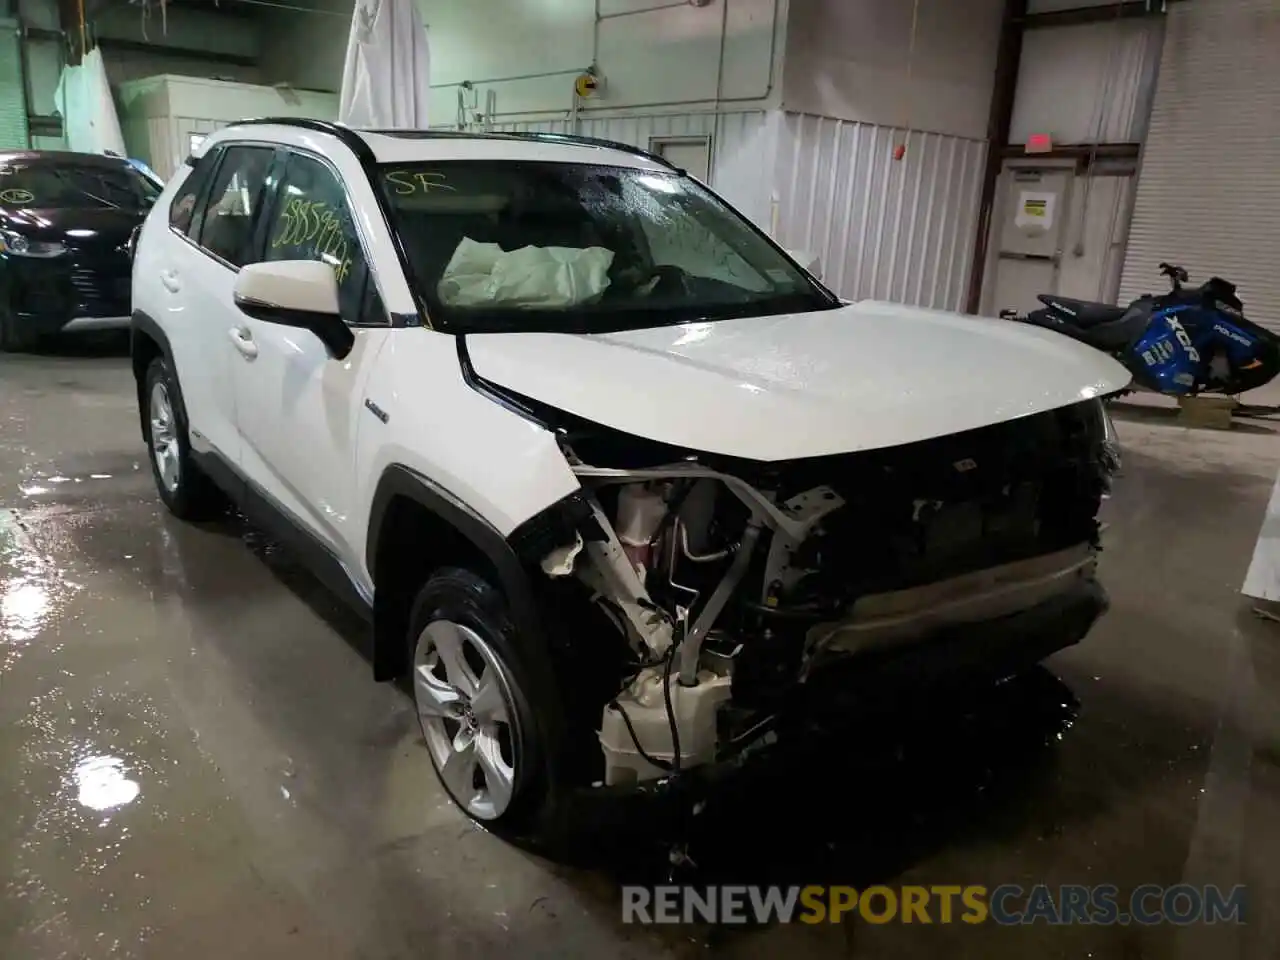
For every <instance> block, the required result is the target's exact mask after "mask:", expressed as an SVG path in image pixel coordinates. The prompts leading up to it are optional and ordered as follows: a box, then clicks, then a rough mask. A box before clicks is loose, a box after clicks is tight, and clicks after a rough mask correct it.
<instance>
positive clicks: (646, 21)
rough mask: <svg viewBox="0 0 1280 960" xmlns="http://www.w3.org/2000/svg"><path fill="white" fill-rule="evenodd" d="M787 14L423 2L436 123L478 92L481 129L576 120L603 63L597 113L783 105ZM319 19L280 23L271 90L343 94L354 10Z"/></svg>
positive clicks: (723, 7)
mask: <svg viewBox="0 0 1280 960" xmlns="http://www.w3.org/2000/svg"><path fill="white" fill-rule="evenodd" d="M786 6H787V0H713V2H711V3H709V4H708V5H706V6H694V5H693V4H688V3H671V2H670V0H665V2H664V0H598V3H597V0H556V2H554V3H547V2H538V3H533V2H529V0H469V2H466V3H460V2H442V0H420V9H421V11H422V17H423V20H424V22H425V23H426V25H427V29H428V30H429V32H430V37H431V86H432V102H431V108H432V113H433V116H434V117H437V118H439V120H438V122H440V123H443V124H454V123H456V122H457V120H456V118H457V112H458V93H459V89H460V88H461V87H462V85H463V84H470V85H471V86H470V89H469V90H466V91H464V94H465V101H466V104H467V106H468V112H469V114H470V116H469V117H468V119H469V121H473V120H474V113H475V112H476V111H477V110H479V111H481V112H484V113H485V114H486V118H487V119H492V120H494V121H496V122H506V123H510V122H515V121H517V120H520V119H527V118H532V117H537V118H539V119H554V118H556V117H567V116H568V115H569V113H570V112H571V110H572V108H573V79H574V77H575V76H576V75H577V74H578V73H580V72H582V71H584V70H585V69H587V67H589V66H591V65H592V64H593V63H594V64H596V65H597V66H598V68H599V70H600V72H601V74H602V76H603V78H604V87H603V89H602V91H601V92H600V93H599V94H598V95H597V96H595V97H593V98H591V99H590V100H587V101H584V102H583V103H582V104H581V105H580V106H581V109H582V111H583V112H584V113H586V114H591V113H595V112H606V111H614V112H617V111H627V112H631V113H637V112H640V111H649V112H665V113H670V112H681V108H684V109H685V110H687V111H688V112H695V111H698V110H704V109H708V108H711V109H714V108H715V107H716V106H717V105H719V106H721V107H724V106H725V105H728V104H732V105H733V106H732V107H731V108H730V109H734V110H742V109H746V108H747V107H748V106H762V105H765V103H767V102H769V101H770V100H771V98H773V99H776V97H774V93H775V91H774V87H775V86H776V76H777V68H778V64H779V63H780V61H781V56H782V42H781V38H782V35H783V30H784V26H785V20H786ZM315 8H316V12H311V13H300V12H294V11H280V12H278V13H276V14H274V15H273V18H272V22H273V24H274V25H275V26H276V27H277V29H269V30H268V31H267V32H268V39H267V42H266V47H265V49H264V51H263V57H262V64H263V71H264V76H265V80H266V82H268V83H270V82H274V81H277V80H283V81H287V82H289V83H291V84H293V85H294V86H299V87H309V88H313V89H327V90H334V91H336V90H337V89H338V88H339V86H340V85H341V82H342V63H343V54H344V51H345V48H346V42H347V33H348V26H349V21H350V14H351V9H352V2H351V0H318V2H317V3H316V4H315ZM597 10H598V12H599V16H600V19H599V20H598V21H597V19H596V16H597ZM490 108H492V110H491V109H490ZM490 112H492V113H494V114H495V116H493V117H491V118H490V117H488V114H489V113H490ZM434 122H436V121H434V120H433V123H434Z"/></svg>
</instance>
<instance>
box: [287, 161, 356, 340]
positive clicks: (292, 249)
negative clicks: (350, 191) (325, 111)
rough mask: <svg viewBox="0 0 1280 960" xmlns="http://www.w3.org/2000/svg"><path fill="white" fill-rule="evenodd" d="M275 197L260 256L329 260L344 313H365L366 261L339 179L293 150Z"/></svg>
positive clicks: (346, 316) (349, 317)
mask: <svg viewBox="0 0 1280 960" xmlns="http://www.w3.org/2000/svg"><path fill="white" fill-rule="evenodd" d="M277 197H278V199H277V201H276V204H275V210H274V212H273V213H272V216H271V225H270V228H269V229H268V231H267V249H266V252H265V253H264V259H266V260H319V261H321V262H322V263H327V264H329V265H330V266H331V267H333V272H334V275H335V276H336V277H337V279H338V301H339V304H340V305H341V307H342V316H343V318H344V319H346V320H348V321H350V322H356V321H358V320H360V319H361V317H362V314H363V313H364V312H365V311H364V309H363V306H364V305H363V297H364V292H365V290H364V287H365V276H366V270H365V261H364V254H363V251H362V250H361V247H360V238H359V235H358V234H357V233H356V229H355V223H354V222H353V221H352V219H351V209H350V207H349V206H348V204H347V195H346V190H344V189H343V186H342V183H341V181H339V180H338V178H337V176H336V175H335V174H334V172H333V170H331V169H330V168H329V167H328V166H327V165H326V164H324V163H321V162H320V161H319V160H315V159H313V158H312V157H307V156H303V155H301V154H292V155H291V156H290V157H289V160H288V162H287V163H286V164H285V169H284V176H283V177H281V179H280V188H279V192H278V194H277Z"/></svg>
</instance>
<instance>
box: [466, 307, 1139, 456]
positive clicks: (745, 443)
mask: <svg viewBox="0 0 1280 960" xmlns="http://www.w3.org/2000/svg"><path fill="white" fill-rule="evenodd" d="M467 349H468V352H469V354H470V357H471V362H472V365H473V367H474V368H475V371H476V372H477V373H478V374H479V375H480V376H482V377H484V378H485V379H487V380H489V381H491V382H493V383H495V384H499V385H501V386H503V387H506V388H507V389H509V390H512V391H514V392H516V393H519V394H522V395H524V396H526V397H529V398H531V399H534V400H539V401H542V402H543V403H546V404H549V405H551V406H553V407H556V408H558V409H560V410H564V411H566V412H568V413H573V414H576V415H578V416H580V417H583V418H585V419H587V420H591V421H593V422H595V423H600V424H603V425H605V426H609V427H613V428H614V429H616V430H622V431H625V432H626V433H630V434H634V435H636V436H641V437H646V438H648V439H650V440H656V441H660V442H662V443H668V444H672V445H674V446H678V447H685V448H688V449H692V450H698V451H705V452H708V453H719V454H723V455H727V456H733V457H742V458H746V459H752V460H763V461H773V460H790V459H796V458H800V457H814V456H825V455H829V454H835V453H847V452H854V451H858V450H871V449H876V448H880V447H889V446H896V445H899V444H905V443H914V442H916V441H919V440H926V439H928V438H930V437H937V436H944V435H946V434H950V433H959V432H961V431H963V430H970V429H974V428H976V427H982V426H986V425H988V424H992V423H1000V422H1003V421H1006V420H1013V419H1015V418H1017V417H1025V416H1028V415H1030V414H1034V413H1039V412H1042V411H1045V410H1052V409H1054V408H1057V407H1062V406H1066V405H1068V404H1071V403H1075V402H1078V401H1080V400H1086V399H1089V398H1091V397H1097V396H1101V395H1104V394H1107V393H1111V392H1113V391H1116V390H1119V389H1122V388H1123V387H1125V386H1126V385H1127V384H1128V382H1129V379H1130V378H1129V373H1128V371H1127V370H1125V369H1124V367H1122V366H1121V365H1120V364H1118V363H1117V362H1116V361H1114V360H1112V359H1111V358H1110V357H1108V356H1106V355H1105V354H1103V353H1100V352H1098V351H1096V350H1094V349H1092V348H1090V347H1086V346H1084V345H1083V344H1080V343H1077V342H1076V341H1074V340H1071V339H1068V338H1067V337H1064V336H1062V335H1060V334H1057V333H1053V332H1052V331H1049V330H1043V329H1040V328H1038V327H1033V326H1029V325H1027V324H1022V323H1016V322H1013V321H1009V320H990V319H986V318H982V317H971V316H964V315H961V314H956V313H948V312H945V311H941V310H926V309H922V308H918V307H906V306H900V305H897V304H891V303H881V302H874V301H863V302H860V303H854V304H850V305H847V306H844V307H841V308H839V309H836V310H824V311H818V312H816V313H803V314H792V315H785V316H773V317H751V318H745V319H739V320H721V321H717V322H714V323H690V324H684V325H682V326H673V327H657V328H653V329H648V330H633V331H626V332H623V333H611V334H594V335H578V334H558V333H486V334H472V335H468V336H467Z"/></svg>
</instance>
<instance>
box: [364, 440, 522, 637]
mask: <svg viewBox="0 0 1280 960" xmlns="http://www.w3.org/2000/svg"><path fill="white" fill-rule="evenodd" d="M396 497H407V498H409V499H410V500H413V501H415V502H417V503H418V504H420V505H421V506H423V507H425V508H426V509H427V510H429V511H430V512H432V513H434V514H435V515H436V516H438V517H439V518H440V519H441V520H443V521H444V522H445V523H447V524H448V525H449V526H451V527H453V528H454V529H455V530H457V531H458V533H460V534H461V535H462V536H463V537H465V538H466V539H467V540H468V541H469V542H470V543H471V544H473V545H474V546H475V547H476V548H477V549H478V550H479V551H480V552H481V553H483V554H484V556H485V557H486V558H487V559H488V561H489V562H490V563H491V564H492V565H493V569H494V570H495V571H496V572H497V574H498V579H499V581H500V582H499V583H498V584H497V586H499V587H501V588H502V592H503V594H504V595H505V596H506V599H507V604H508V606H509V607H510V609H511V615H512V618H513V619H514V620H515V622H516V623H517V624H518V625H520V626H521V627H522V628H524V627H525V626H526V625H529V626H533V625H535V624H536V623H537V622H538V616H537V607H536V605H535V603H534V599H533V589H532V587H531V585H530V583H529V578H528V576H527V574H526V573H525V569H524V565H523V564H522V563H521V562H520V558H519V557H518V556H517V555H516V552H515V550H514V549H513V548H512V546H511V543H510V542H509V541H508V540H507V538H506V537H504V536H503V535H502V534H501V533H499V532H498V530H497V528H496V527H494V526H493V525H492V524H491V523H489V522H488V521H487V520H485V519H484V518H483V517H481V516H480V515H479V514H478V513H476V512H475V511H474V510H472V509H471V508H470V507H469V506H467V505H466V504H465V503H463V502H462V501H461V500H459V499H458V498H457V497H455V496H454V495H453V494H451V493H449V492H448V491H447V490H445V489H444V488H443V487H440V486H439V485H437V484H435V483H432V482H431V481H430V480H429V479H427V478H426V477H424V476H423V475H422V474H420V473H418V472H417V471H416V470H413V469H411V468H409V467H406V466H403V465H401V464H391V465H390V466H388V467H387V468H386V469H385V470H383V471H382V476H381V477H380V478H379V479H378V486H377V488H376V489H375V490H374V494H373V502H372V504H371V505H370V508H369V528H368V533H367V535H366V540H365V568H366V569H367V570H368V571H369V572H370V574H372V575H373V577H374V580H375V586H376V580H377V575H378V574H377V570H376V569H375V566H376V564H377V558H378V540H379V537H380V536H381V534H382V526H383V519H384V518H385V516H386V513H387V507H388V506H390V504H391V501H392V500H394V499H395V498H396Z"/></svg>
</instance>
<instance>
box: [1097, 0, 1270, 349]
mask: <svg viewBox="0 0 1280 960" xmlns="http://www.w3.org/2000/svg"><path fill="white" fill-rule="evenodd" d="M1277 144H1280V4H1277V0H1194V2H1190V3H1176V4H1171V5H1170V6H1169V13H1168V22H1167V25H1166V31H1165V43H1164V52H1163V55H1162V57H1161V62H1160V76H1159V80H1158V81H1157V83H1156V92H1155V101H1154V104H1153V107H1152V115H1151V126H1150V130H1149V132H1148V134H1147V141H1146V145H1145V147H1144V150H1143V157H1142V167H1141V169H1140V171H1139V174H1138V189H1137V199H1136V203H1135V207H1134V214H1133V226H1132V228H1131V230H1130V235H1129V245H1128V250H1127V252H1126V255H1125V266H1124V277H1123V281H1122V283H1121V294H1120V295H1121V299H1126V298H1131V297H1136V296H1138V295H1139V294H1142V293H1145V292H1147V291H1149V290H1151V289H1152V288H1157V289H1158V288H1159V287H1160V285H1161V278H1160V277H1159V276H1158V273H1157V270H1158V264H1159V263H1160V262H1161V261H1168V262H1171V263H1179V264H1181V265H1182V266H1185V267H1186V268H1187V270H1188V271H1189V272H1190V274H1191V277H1192V280H1195V281H1201V280H1204V279H1206V278H1207V277H1209V276H1212V275H1215V274H1216V275H1218V276H1221V277H1224V278H1226V279H1227V280H1230V281H1231V282H1232V283H1234V284H1236V285H1237V287H1238V288H1239V295H1240V298H1241V299H1242V300H1243V301H1244V305H1245V315H1246V316H1247V317H1249V318H1250V319H1251V320H1253V321H1255V322H1256V323H1260V324H1263V325H1265V326H1270V327H1272V328H1275V329H1280V270H1278V269H1277V264H1280V228H1278V227H1277V224H1280V177H1277V176H1276V170H1277V168H1278V164H1280V161H1278V160H1277V157H1278V154H1277Z"/></svg>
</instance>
